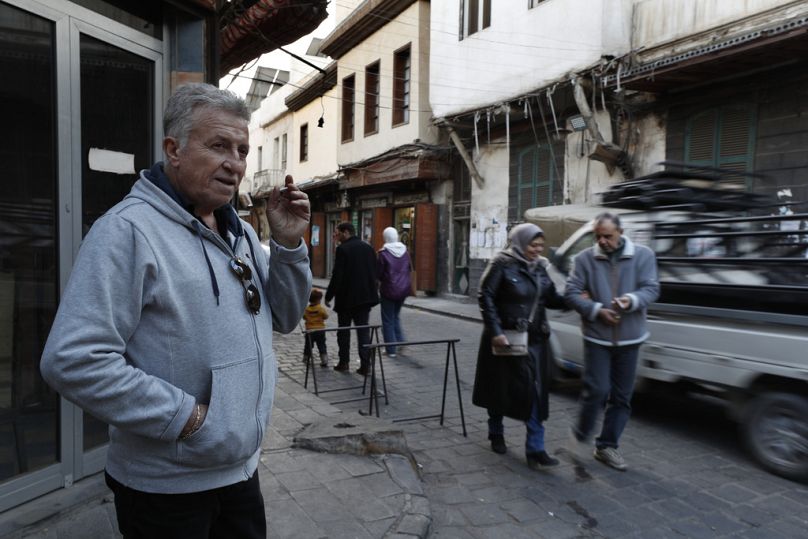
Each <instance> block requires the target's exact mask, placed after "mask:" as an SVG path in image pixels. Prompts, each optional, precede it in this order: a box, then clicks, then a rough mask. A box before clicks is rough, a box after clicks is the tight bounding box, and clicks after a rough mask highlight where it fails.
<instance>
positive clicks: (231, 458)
mask: <svg viewBox="0 0 808 539" xmlns="http://www.w3.org/2000/svg"><path fill="white" fill-rule="evenodd" d="M211 374H212V386H211V393H210V404H209V405H208V414H207V416H206V417H205V421H204V423H202V426H201V427H200V428H199V430H198V431H197V432H195V433H194V434H193V435H192V436H191V437H189V438H187V439H185V440H181V441H179V442H178V451H177V453H178V457H179V462H180V463H181V464H182V465H184V466H188V467H191V468H216V467H224V466H232V465H235V464H240V463H242V462H244V461H246V460H247V459H248V458H249V457H251V456H252V455H253V454H254V453H255V452H256V451H257V450H258V447H259V446H260V444H261V432H260V428H259V426H258V419H257V409H258V402H259V399H260V396H261V373H260V369H259V365H258V360H257V359H250V360H247V361H243V362H239V363H231V364H229V365H223V366H221V367H215V368H213V369H212V370H211Z"/></svg>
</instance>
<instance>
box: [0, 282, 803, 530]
mask: <svg viewBox="0 0 808 539" xmlns="http://www.w3.org/2000/svg"><path fill="white" fill-rule="evenodd" d="M316 284H318V285H324V284H325V283H324V282H322V281H318V282H317V283H316ZM406 305H407V306H408V307H409V308H406V309H404V310H402V320H403V323H404V329H405V332H406V333H407V335H408V336H409V337H410V339H411V340H415V339H418V340H429V339H441V338H453V337H456V338H460V339H461V340H460V342H459V343H458V345H457V356H458V367H459V375H460V376H459V377H460V383H459V386H460V394H461V397H462V404H463V412H464V416H465V422H466V429H467V433H468V436H467V437H465V436H463V429H462V427H461V414H460V406H459V402H458V397H457V392H456V385H455V380H454V375H453V372H452V369H450V372H449V385H448V391H447V395H446V397H447V398H446V410H445V418H444V424H443V425H441V424H440V421H439V420H438V419H436V418H430V419H422V420H418V421H405V422H394V421H395V420H397V419H400V418H402V417H412V416H422V415H432V414H435V413H437V412H439V411H440V403H441V397H442V382H443V377H444V372H445V371H444V367H445V348H443V347H440V346H423V347H416V346H412V347H409V348H408V349H406V350H403V351H400V352H399V355H398V357H397V358H396V359H391V358H386V357H385V358H384V359H383V365H384V370H385V382H386V389H387V394H388V397H389V403H388V404H385V403H384V399H383V397H382V399H381V404H382V406H381V410H379V413H380V415H381V417H382V419H385V420H387V422H384V423H382V425H385V427H384V428H382V431H383V432H385V433H390V432H393V433H394V432H396V431H398V429H400V431H401V432H403V434H404V437H405V438H406V448H402V447H401V446H400V445H397V444H398V442H396V441H395V440H392V439H391V438H390V437H388V436H387V435H385V436H383V437H382V438H381V439H380V438H374V437H372V436H371V437H361V436H360V437H359V438H358V439H357V440H354V442H351V443H349V444H347V445H353V446H356V447H359V448H360V449H358V450H355V451H354V452H355V453H360V454H333V453H316V452H312V451H310V450H306V449H303V448H302V447H296V446H295V444H293V443H292V439H293V438H294V436H295V435H299V436H300V442H299V444H300V445H301V446H306V447H315V446H316V443H317V441H316V440H317V439H318V438H328V436H324V435H322V433H319V434H318V431H317V429H318V428H322V427H323V425H325V426H326V427H328V428H331V429H334V428H340V427H337V426H336V425H341V426H342V427H345V431H346V432H345V436H344V437H343V438H344V439H349V438H350V437H351V436H352V434H351V432H353V431H352V430H351V429H352V428H353V427H347V426H346V425H357V430H363V427H360V425H361V424H362V421H365V420H367V419H368V418H367V417H365V416H364V415H363V414H366V413H367V407H368V402H367V400H366V399H367V394H366V395H364V396H363V395H362V394H361V390H360V389H357V388H356V386H357V385H359V384H361V382H362V378H361V377H360V376H359V375H357V374H355V373H338V372H335V371H333V370H332V369H330V368H329V369H321V368H319V367H317V374H318V382H319V389H320V390H321V393H320V395H319V396H315V395H313V394H312V390H313V388H312V386H311V380H309V387H308V389H304V388H303V387H302V383H303V381H304V375H305V370H304V365H303V363H302V362H301V356H302V336H301V334H300V332H299V331H296V332H293V333H292V334H290V335H276V343H275V345H276V351H277V353H278V358H279V367H280V375H279V383H278V394H277V400H276V409H275V414H274V415H273V421H272V425H271V433H270V436H268V438H267V440H266V441H265V446H264V449H265V453H264V455H263V458H262V464H261V478H262V484H263V488H264V494H265V496H266V499H267V514H268V522H269V536H270V537H272V538H274V537H302V538H308V537H334V538H341V537H346V538H350V537H384V536H385V534H389V535H390V536H394V537H413V536H424V535H425V534H427V533H428V534H429V536H430V537H440V538H462V539H469V538H473V539H482V538H488V537H492V538H493V537H496V538H500V537H509V538H521V537H525V538H547V539H550V538H553V539H555V538H560V539H564V538H578V537H584V538H590V537H591V538H601V537H608V538H638V539H639V538H657V537H662V538H667V537H671V538H674V537H675V538H683V537H686V538H690V537H693V538H702V537H703V538H714V537H721V538H724V537H727V538H729V537H732V538H767V539H769V538H770V539H783V538H798V537H799V538H805V537H808V519H807V518H806V515H808V486H806V485H805V484H799V483H794V482H791V481H787V480H785V479H781V478H779V477H776V476H773V475H770V474H768V473H766V472H764V471H762V470H760V469H759V468H758V467H756V466H755V464H754V463H753V462H752V461H751V459H750V458H749V456H748V455H747V454H746V453H745V452H744V450H743V449H742V445H741V439H740V437H739V436H738V433H737V430H736V428H735V425H734V424H732V423H731V422H729V421H728V420H727V419H726V418H725V417H724V415H723V412H722V411H721V410H720V409H718V408H717V407H716V406H715V405H714V404H712V403H709V402H704V401H696V400H693V399H690V398H681V399H679V398H671V399H667V398H662V396H661V395H652V396H650V397H642V398H640V399H638V400H637V402H636V403H635V411H634V416H633V418H632V420H631V422H630V424H629V426H628V428H627V430H626V433H625V435H624V437H623V440H622V445H621V450H622V451H623V453H624V455H625V456H626V459H627V461H628V463H629V465H630V469H629V471H627V472H623V473H621V472H617V471H614V470H611V469H609V468H606V467H605V466H603V465H602V464H600V463H598V462H596V461H594V460H593V459H591V458H584V459H583V460H581V461H580V462H578V463H574V462H573V461H571V460H570V459H569V458H568V455H567V454H565V452H564V451H563V449H562V448H563V445H564V441H565V439H566V431H567V426H568V425H569V423H570V421H571V418H572V417H573V415H574V413H575V411H576V409H577V402H576V398H577V396H576V394H575V391H572V390H569V389H567V390H563V391H560V392H556V393H554V394H552V395H551V401H550V407H551V415H550V419H549V420H548V422H547V423H546V427H547V444H548V450H549V451H550V452H552V453H556V454H557V455H558V456H559V457H560V458H561V459H562V463H561V465H560V466H558V467H557V468H554V469H552V470H548V471H542V472H534V471H531V470H529V469H528V468H527V467H526V466H525V462H524V455H523V451H522V450H521V446H522V444H523V442H524V427H523V425H521V424H519V423H517V422H515V421H510V420H507V419H506V422H505V426H506V440H507V442H508V446H509V450H508V454H506V455H503V456H500V455H496V454H494V453H492V452H491V451H490V449H489V447H488V441H487V440H486V428H487V427H486V415H485V411H484V410H481V409H479V408H476V407H474V406H473V405H472V404H471V384H472V382H473V379H474V366H475V360H476V353H477V347H478V344H479V333H480V330H481V325H480V323H479V311H478V309H477V306H476V304H475V303H473V302H470V301H468V300H466V301H457V300H456V299H453V298H432V297H421V296H419V297H415V298H408V299H407V301H406ZM378 317H379V313H378V309H374V311H373V313H372V315H371V322H373V323H378V320H379V318H378ZM335 318H336V317H335V316H332V317H331V319H330V320H329V325H330V326H331V327H333V326H335V325H336V320H335ZM352 340H353V341H355V339H352ZM328 345H329V351H330V355H331V356H332V358H334V357H335V356H336V338H335V335H334V333H330V334H329V337H328ZM354 346H355V344H354ZM332 364H333V360H332ZM353 366H354V367H356V366H358V365H357V364H356V363H355V364H354V365H353ZM329 390H336V391H329ZM356 398H361V399H362V400H353V399H356ZM347 401H350V402H347ZM340 411H341V412H342V413H341V414H340V413H339V412H340ZM334 421H337V423H335V422H334ZM390 422H394V423H393V424H394V425H395V428H394V429H391V428H390ZM308 424H311V425H314V427H310V428H309V429H308V430H305V431H302V432H301V429H302V427H303V426H304V425H308ZM368 430H370V428H368ZM349 431H350V432H349ZM332 432H333V430H332ZM395 437H396V436H395V435H393V438H395ZM380 440H381V441H380ZM329 443H332V442H329ZM374 445H380V446H382V447H383V448H384V452H383V453H382V454H380V455H370V456H363V455H362V454H361V453H362V452H363V451H364V450H367V449H368V448H369V447H372V446H374ZM361 448H365V449H361ZM352 451H353V450H352ZM413 459H414V462H415V468H416V469H417V470H418V472H419V475H420V480H419V477H418V475H416V474H415V472H413V471H412V470H413V468H412V466H411V465H410V464H411V462H413ZM91 481H92V480H91ZM91 481H89V482H88V481H82V482H81V483H80V484H77V485H76V486H74V487H73V488H72V489H67V490H64V491H61V492H60V493H58V494H59V495H61V496H62V497H64V496H66V495H67V496H69V495H70V493H71V492H77V489H85V490H88V491H90V492H91V493H92V492H95V497H92V496H90V498H91V501H90V502H87V501H86V498H85V502H84V503H85V506H84V507H85V510H84V511H72V510H71V509H70V504H69V503H67V502H64V501H62V502H58V501H57V502H52V501H51V502H49V503H50V508H49V509H50V510H51V512H52V511H53V507H54V504H57V505H59V504H61V506H62V507H64V510H63V512H62V517H63V518H61V519H59V518H56V519H53V520H51V521H45V522H44V524H46V525H47V529H46V530H45V529H42V528H39V529H38V533H37V534H34V535H27V536H30V537H37V538H45V537H48V538H66V537H93V538H94V537H100V538H105V537H116V535H115V534H114V531H113V528H114V518H112V511H111V504H110V503H109V498H104V497H103V492H104V491H103V488H102V487H103V485H101V486H98V485H96V486H95V491H94V490H93V488H92V482H91ZM87 485H90V486H87ZM46 498H47V497H46ZM43 499H44V498H43ZM29 505H30V504H29ZM41 511H42V509H41V508H40V518H41V515H42V512H41ZM8 513H11V512H7V513H6V514H4V515H0V537H3V536H4V535H3V533H4V531H6V530H7V529H8V528H7V527H6V526H5V524H4V517H5V516H6V515H7V514H8ZM28 514H29V515H32V514H33V515H36V510H35V509H31V510H29V512H28ZM24 517H25V514H18V516H17V517H16V520H17V522H18V523H24V521H25V518H24ZM30 518H34V517H30ZM34 521H39V522H40V524H42V522H41V520H34ZM29 523H30V521H29ZM427 526H428V527H429V530H428V532H427ZM28 530H29V531H31V528H28ZM12 537H22V535H21V534H19V533H18V534H17V535H12Z"/></svg>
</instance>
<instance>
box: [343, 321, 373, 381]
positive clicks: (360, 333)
mask: <svg viewBox="0 0 808 539" xmlns="http://www.w3.org/2000/svg"><path fill="white" fill-rule="evenodd" d="M369 318H370V307H357V308H354V309H343V310H340V311H339V312H338V313H337V323H338V324H339V327H345V326H350V325H351V322H353V325H355V326H366V325H368V319H369ZM351 331H356V342H357V344H358V346H359V364H360V366H361V367H362V368H363V369H365V368H368V367H370V360H369V358H370V353H368V351H367V350H366V349H365V348H363V347H362V345H363V344H370V330H369V329H357V330H348V329H342V330H340V331H337V346H338V347H339V362H340V363H342V364H346V363H350V362H351Z"/></svg>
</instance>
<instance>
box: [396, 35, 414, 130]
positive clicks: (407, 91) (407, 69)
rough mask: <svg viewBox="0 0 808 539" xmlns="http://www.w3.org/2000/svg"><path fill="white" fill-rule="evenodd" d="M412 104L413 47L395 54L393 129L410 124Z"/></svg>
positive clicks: (404, 48) (407, 47)
mask: <svg viewBox="0 0 808 539" xmlns="http://www.w3.org/2000/svg"><path fill="white" fill-rule="evenodd" d="M411 103H412V46H411V44H407V45H406V46H405V47H402V48H400V49H399V50H397V51H396V52H395V53H394V54H393V121H392V125H393V127H396V126H399V125H404V124H408V123H410V105H411Z"/></svg>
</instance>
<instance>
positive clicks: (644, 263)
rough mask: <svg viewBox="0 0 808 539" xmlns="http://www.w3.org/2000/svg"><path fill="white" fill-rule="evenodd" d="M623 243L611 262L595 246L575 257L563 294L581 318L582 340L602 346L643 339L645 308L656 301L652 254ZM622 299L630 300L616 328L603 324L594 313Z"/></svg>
mask: <svg viewBox="0 0 808 539" xmlns="http://www.w3.org/2000/svg"><path fill="white" fill-rule="evenodd" d="M623 239H624V240H625V245H624V247H623V251H622V253H620V255H619V258H617V259H616V260H615V261H614V262H613V261H612V260H610V258H609V255H608V254H607V253H605V252H604V251H603V250H602V249H601V248H600V247H599V246H598V245H593V246H592V247H590V248H589V249H586V250H584V251H581V252H580V253H578V255H576V256H575V259H574V268H573V270H572V272H571V274H570V277H569V279H568V280H567V286H566V289H565V291H564V300H565V301H566V302H567V305H569V306H570V308H572V309H575V310H576V311H578V312H579V313H580V314H581V320H582V332H583V335H584V339H586V340H588V341H591V342H594V343H597V344H601V345H604V346H625V345H629V344H638V343H641V342H643V341H644V340H645V339H647V338H648V335H649V333H648V329H647V327H646V321H645V320H646V314H647V310H648V306H649V305H650V304H651V303H653V302H654V301H656V300H657V298H658V297H659V280H658V279H657V263H656V256H655V255H654V252H653V251H652V250H651V249H649V248H648V247H645V246H643V245H635V244H634V243H633V242H632V241H631V240H630V239H629V238H628V237H626V236H623ZM584 292H587V293H588V294H589V298H586V297H584V296H583V293H584ZM623 295H627V296H629V297H630V298H631V307H629V309H628V310H627V311H624V312H623V313H621V317H620V323H619V324H618V325H617V326H608V325H606V324H604V323H603V322H602V321H601V320H600V319H599V318H598V311H599V310H600V309H601V308H602V307H604V306H605V307H606V308H612V307H611V303H612V299H613V298H616V297H619V296H623Z"/></svg>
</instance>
